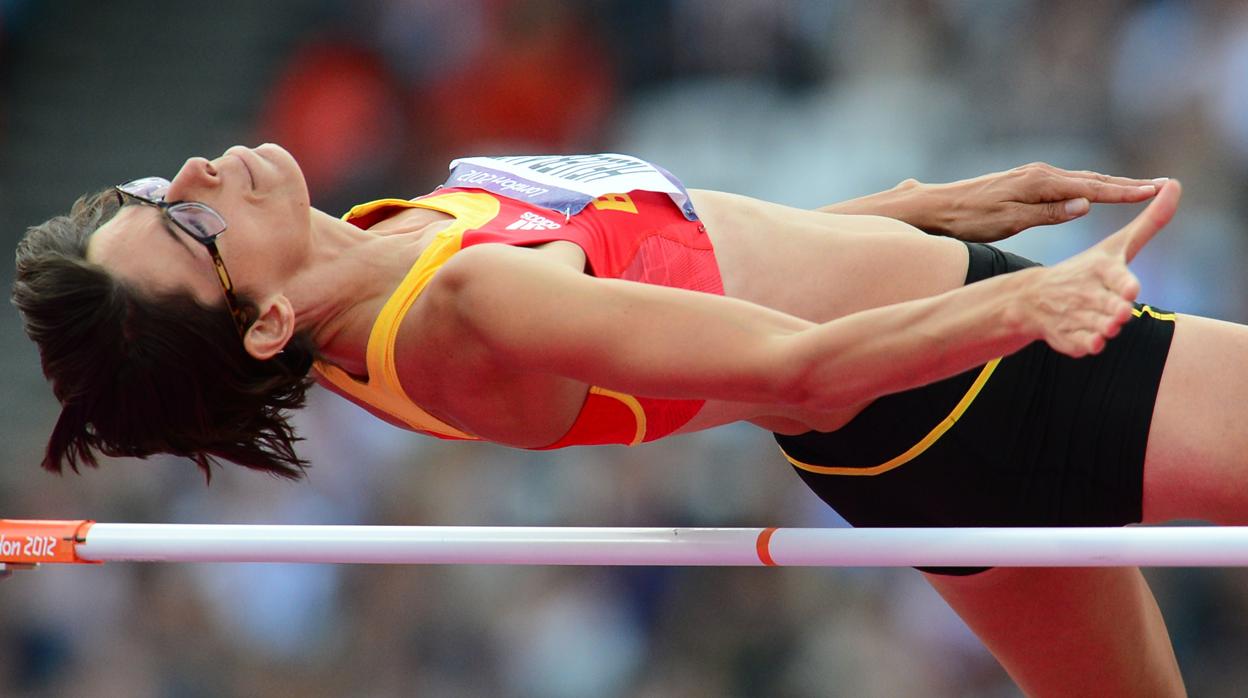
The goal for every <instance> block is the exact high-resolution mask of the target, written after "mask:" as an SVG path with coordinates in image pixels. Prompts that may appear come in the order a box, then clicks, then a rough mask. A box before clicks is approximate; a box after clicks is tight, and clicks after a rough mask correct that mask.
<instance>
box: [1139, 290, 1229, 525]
mask: <svg viewBox="0 0 1248 698" xmlns="http://www.w3.org/2000/svg"><path fill="white" fill-rule="evenodd" d="M1245 416H1248V327H1245V326H1243V325H1237V324H1234V323H1229V322H1222V321H1219V320H1210V319H1207V318H1201V317H1196V316H1192V315H1180V316H1179V317H1178V319H1177V320H1176V322H1175V328H1174V341H1173V343H1172V344H1171V346H1170V353H1169V356H1168V358H1167V360H1166V367H1165V370H1164V371H1163V372H1162V375H1161V384H1160V386H1159V388H1158V393H1157V402H1156V405H1155V407H1154V409H1153V417H1152V423H1151V426H1150V427H1149V435H1148V449H1147V452H1146V455H1145V458H1144V521H1145V522H1148V523H1152V522H1161V521H1168V520H1172V519H1180V518H1182V519H1206V520H1209V521H1214V522H1217V523H1222V524H1245V523H1248V428H1246V426H1248V425H1246V424H1245V419H1244V418H1245Z"/></svg>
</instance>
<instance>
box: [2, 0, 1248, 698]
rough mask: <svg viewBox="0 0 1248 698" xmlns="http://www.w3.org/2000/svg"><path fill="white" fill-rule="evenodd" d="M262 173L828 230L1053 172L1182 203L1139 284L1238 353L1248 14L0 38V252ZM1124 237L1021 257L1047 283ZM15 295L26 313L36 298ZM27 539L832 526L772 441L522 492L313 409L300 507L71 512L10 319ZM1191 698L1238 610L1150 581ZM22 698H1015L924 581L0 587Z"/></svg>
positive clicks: (891, 6)
mask: <svg viewBox="0 0 1248 698" xmlns="http://www.w3.org/2000/svg"><path fill="white" fill-rule="evenodd" d="M266 140H273V141H277V142H280V143H283V144H284V145H286V146H287V147H288V148H290V149H291V150H292V151H293V152H294V153H295V154H296V156H297V157H299V159H300V160H301V162H302V163H303V165H304V167H305V170H306V172H307V176H308V180H309V183H310V186H311V188H312V193H313V202H314V203H315V204H316V205H318V207H320V208H322V209H324V210H327V211H330V212H335V213H338V212H341V211H343V210H345V209H346V208H347V207H348V206H349V205H351V204H352V203H355V202H359V201H363V200H367V199H371V198H377V197H381V196H415V195H418V194H421V193H424V192H426V191H428V190H430V189H431V188H433V187H434V186H435V185H437V184H438V183H440V182H441V180H442V175H443V173H444V172H445V170H444V168H445V164H446V162H447V161H448V160H449V159H450V158H451V157H453V156H456V155H467V154H481V153H490V152H504V151H507V152H567V151H620V152H628V153H633V154H636V155H639V156H641V157H645V158H649V159H652V160H655V161H657V162H660V163H662V164H663V165H665V166H666V167H667V168H668V169H670V170H671V171H673V172H675V173H676V174H677V175H678V176H679V177H681V178H682V179H683V180H684V181H685V183H686V184H687V185H688V186H692V187H702V188H715V189H724V190H729V191H735V192H739V193H744V194H750V195H754V196H759V197H763V198H768V199H772V200H775V201H779V202H783V203H787V204H792V205H798V206H807V207H813V206H818V205H821V204H825V203H829V202H832V201H834V200H838V199H843V198H848V197H852V196H856V195H861V194H865V193H869V192H871V191H875V190H878V189H881V188H886V187H889V186H892V185H893V184H895V183H896V182H898V181H900V180H902V179H904V178H907V177H916V178H918V179H920V180H922V181H947V180H951V179H955V178H962V177H968V176H973V175H978V174H982V173H984V172H988V171H991V170H996V169H1004V168H1008V167H1011V166H1015V165H1019V164H1023V163H1025V162H1029V161H1032V160H1045V161H1048V162H1051V163H1053V164H1056V165H1059V166H1063V167H1068V168H1090V169H1096V170H1099V171H1102V172H1111V173H1117V174H1125V175H1130V176H1137V177H1156V176H1174V177H1180V178H1182V179H1183V180H1184V183H1185V185H1186V194H1185V200H1184V205H1183V210H1182V212H1181V213H1180V216H1179V218H1178V219H1177V220H1176V221H1175V223H1174V224H1173V225H1172V226H1171V228H1170V229H1169V230H1168V231H1167V232H1165V233H1164V234H1163V236H1162V237H1161V238H1160V239H1159V240H1157V241H1156V242H1155V243H1154V244H1153V245H1152V246H1151V247H1150V248H1149V249H1148V250H1146V251H1145V253H1144V254H1143V256H1142V257H1141V259H1140V260H1138V263H1137V265H1136V269H1137V271H1138V272H1139V273H1140V275H1141V277H1142V279H1143V285H1144V293H1143V296H1144V297H1145V298H1146V299H1147V300H1149V301H1150V302H1153V303H1156V304H1158V305H1161V306H1163V307H1167V308H1176V309H1181V310H1185V311H1189V312H1197V313H1202V314H1211V315H1215V316H1218V317H1222V318H1226V319H1231V320H1237V321H1245V320H1248V306H1246V305H1245V290H1246V289H1245V284H1244V281H1243V276H1244V275H1243V272H1242V267H1243V264H1244V261H1245V259H1246V258H1248V257H1246V255H1248V227H1246V226H1245V223H1244V221H1245V219H1246V218H1248V5H1246V4H1245V3H1243V2H1242V1H1239V0H1221V1H1219V0H1194V1H1190V2H1184V1H1178V0H1173V1H1162V0H1157V1H1149V2H1143V1H1128V0H1105V1H1103V2H1097V3H1085V2H1075V1H1073V0H1072V1H1064V2H1040V1H1038V0H999V1H998V0H948V1H945V2H937V1H920V0H886V1H883V2H871V3H868V2H860V3H855V2H831V1H826V2H825V1H820V0H791V1H780V0H721V1H715V0H667V1H660V0H654V1H646V0H586V1H585V2H570V1H569V2H559V1H553V0H367V1H366V0H360V1H357V2H330V1H328V0H270V1H269V2H252V1H251V0H217V1H216V2H211V3H207V2H205V3H158V2H145V1H142V0H110V1H109V2H88V1H86V0H56V1H45V2H39V1H36V0H0V223H2V224H3V225H0V236H2V240H3V246H4V249H7V250H9V251H10V252H11V251H12V249H13V247H14V245H15V244H16V241H17V240H18V238H19V237H20V235H21V233H22V231H23V230H24V228H25V226H28V225H32V224H35V223H38V222H40V221H42V220H44V219H46V218H48V217H49V216H51V215H54V214H56V213H58V212H61V211H63V210H66V209H68V206H69V204H70V203H71V202H72V201H73V199H74V198H75V197H76V196H78V195H80V194H82V193H85V192H87V191H92V190H96V189H99V188H102V187H104V186H106V185H109V184H112V183H115V182H121V181H125V180H128V179H132V178H135V177H138V176H143V175H149V174H162V175H166V176H171V175H172V174H173V173H174V172H176V170H177V168H178V167H179V166H180V165H181V163H182V161H183V160H184V159H185V158H186V157H187V156H189V155H193V154H207V155H209V156H214V155H215V154H217V153H219V152H221V151H222V150H223V149H224V148H226V147H227V146H229V145H231V144H234V143H240V142H241V143H247V144H255V143H258V142H262V141H266ZM1132 213H1133V211H1131V210H1125V209H1123V210H1117V209H1099V210H1097V211H1094V212H1093V214H1091V215H1090V216H1089V217H1087V218H1086V219H1084V220H1082V221H1079V222H1077V223H1074V224H1070V225H1067V226H1064V227H1062V228H1060V229H1052V228H1044V229H1037V230H1034V231H1030V232H1028V233H1025V234H1024V235H1023V236H1021V238H1020V239H1018V240H1016V241H1012V242H1011V243H1010V244H1009V245H1008V246H1009V247H1011V248H1012V249H1014V250H1016V251H1019V252H1021V253H1023V254H1027V255H1029V256H1032V257H1035V258H1038V259H1041V260H1044V261H1049V262H1052V261H1056V260H1058V259H1061V258H1062V257H1064V256H1065V255H1067V254H1069V253H1071V252H1073V251H1075V250H1078V249H1080V248H1081V247H1082V246H1084V245H1086V244H1087V243H1089V242H1090V241H1092V240H1094V239H1096V238H1097V237H1099V236H1101V235H1103V234H1105V233H1107V232H1109V231H1111V230H1113V229H1116V228H1117V227H1118V226H1119V225H1120V224H1121V223H1122V222H1124V221H1125V220H1127V219H1128V218H1129V216H1130V215H1131V214H1132ZM12 274H13V270H12V266H11V265H0V278H2V279H3V281H4V284H5V286H6V287H7V286H8V285H9V284H10V283H11V282H12ZM0 351H2V352H3V353H2V356H3V360H0V515H3V516H5V517H10V518H94V519H97V520H101V521H135V522H147V521H150V522H166V521H168V522H257V523H258V522H266V523H346V524H352V523H358V524H492V525H530V524H532V525H630V526H631V525H682V526H714V525H736V526H759V525H783V526H831V525H841V522H840V521H839V519H838V518H837V517H836V516H835V515H834V514H833V513H831V512H830V511H828V510H827V509H826V508H824V507H823V506H822V505H821V504H820V503H819V502H818V501H817V500H816V499H815V498H814V497H813V496H811V495H810V494H808V493H807V492H805V491H804V490H803V488H802V487H801V485H800V482H799V481H798V479H797V478H796V477H795V476H794V475H793V473H792V472H791V471H790V469H789V468H788V466H787V465H786V464H785V463H784V462H783V460H782V459H781V458H780V457H779V455H778V453H777V451H776V449H775V447H774V445H773V443H772V441H771V438H770V437H769V436H768V435H767V434H765V433H762V432H759V431H757V430H752V429H749V428H742V429H722V430H719V431H716V432H713V433H706V434H700V435H694V436H690V437H684V438H680V439H673V440H671V441H670V442H667V443H660V444H655V445H651V446H645V447H641V448H636V449H624V448H611V449H597V450H588V449H587V450H570V451H565V452H560V453H537V454H534V453H525V452H517V451H508V450H504V449H498V448H492V447H488V446H478V445H462V444H454V445H446V444H442V443H438V442H435V441H433V440H430V439H421V438H416V437H413V436H412V435H409V434H405V433H402V432H399V431H397V430H394V429H391V428H389V427H387V426H384V425H382V424H380V423H379V422H376V421H374V420H372V419H370V418H368V417H367V416H366V415H365V414H364V413H363V412H362V411H359V410H357V409H356V408H354V407H352V406H350V405H348V404H346V403H342V402H338V401H336V400H334V399H332V398H328V397H326V396H325V395H324V394H317V395H316V396H315V397H314V399H313V404H312V406H311V408H310V409H308V410H307V411H306V412H305V413H303V414H302V415H301V416H300V417H299V424H300V426H301V429H302V432H303V434H304V435H306V437H307V440H306V442H304V444H303V445H302V446H303V447H302V453H303V454H304V455H305V456H306V457H308V458H310V459H311V460H312V461H313V463H314V467H313V468H312V470H311V471H310V474H309V480H308V482H306V483H304V484H298V485H294V484H289V483H285V482H277V481H274V480H271V479H267V478H265V477H263V476H259V475H255V474H251V473H247V472H243V471H241V469H224V470H222V471H220V472H218V473H217V474H216V476H215V478H214V481H213V484H212V486H211V488H205V487H204V483H203V479H202V477H201V476H200V475H199V474H198V473H197V472H196V470H195V468H193V467H192V466H190V465H189V464H187V463H184V462H178V461H176V460H172V459H164V458H153V459H151V460H148V461H126V460H120V461H113V462H109V463H107V464H106V466H105V467H104V468H102V469H101V470H100V471H98V472H97V471H91V472H85V473H83V475H82V476H81V477H74V476H68V477H65V478H61V479H57V478H55V477H52V476H49V475H47V474H44V473H42V472H41V471H40V470H39V469H38V467H37V464H38V461H39V458H40V454H41V452H42V448H43V443H44V441H43V440H44V437H45V436H46V434H47V433H48V431H49V429H50V427H51V425H52V423H53V421H54V418H55V414H56V407H55V404H54V402H53V400H52V398H51V394H50V391H49V390H48V389H47V387H46V386H45V384H44V383H43V381H42V378H41V376H40V373H39V368H38V361H37V357H36V355H35V352H34V350H33V347H32V346H30V345H29V342H27V341H26V339H25V337H24V336H23V335H22V333H21V329H20V324H19V321H18V318H17V315H16V312H14V311H13V310H12V309H11V307H10V309H9V310H7V311H5V312H2V313H0ZM1149 578H1150V580H1151V581H1152V583H1153V585H1154V588H1155V590H1156V592H1157V595H1158V597H1159V600H1160V603H1161V605H1162V607H1163V609H1164V610H1165V612H1166V614H1167V618H1168V621H1169V627H1170V630H1171V633H1172V635H1173V637H1174V642H1175V646H1176V649H1177V652H1178V656H1179V661H1180V663H1181V664H1182V666H1183V669H1184V672H1185V675H1186V678H1187V681H1188V685H1189V689H1190V690H1191V692H1192V694H1193V695H1198V696H1234V695H1243V691H1244V690H1245V689H1244V688H1243V687H1244V686H1245V685H1248V664H1245V663H1244V662H1243V657H1244V656H1245V653H1246V652H1248V572H1245V571H1242V570H1221V571H1216V570H1215V571H1199V570H1158V571H1151V572H1149ZM0 695H4V696H30V697H43V696H57V697H59V696H92V697H110V696H137V697H143V696H153V697H163V696H179V697H180V696H188V697H200V696H202V697H209V696H287V695H289V696H307V697H318V696H365V697H372V696H376V697H382V696H399V695H413V696H534V697H539V696H540V697H543V698H545V697H550V698H563V697H568V698H571V697H579V696H608V697H609V696H816V695H818V696H938V697H939V696H985V697H987V696H1014V695H1018V692H1017V689H1015V688H1014V687H1013V685H1012V684H1011V683H1010V682H1009V680H1008V678H1007V677H1006V676H1005V674H1004V672H1003V671H1002V670H1001V669H1000V668H998V667H997V665H996V664H995V663H994V662H993V661H992V659H991V658H990V657H989V656H988V655H987V654H986V652H985V651H984V650H983V649H982V648H981V647H980V645H979V644H978V642H977V641H976V640H975V639H974V638H973V637H972V636H971V635H970V633H969V632H968V631H967V630H966V629H965V627H964V626H962V624H961V623H960V622H959V621H958V620H957V618H956V617H955V616H954V615H953V614H952V613H951V612H950V611H949V610H948V609H947V608H946V607H944V605H943V603H942V602H941V601H940V600H939V599H938V597H937V596H936V595H935V594H934V593H933V592H932V591H930V590H929V589H928V588H927V587H926V585H925V584H924V583H923V581H922V580H921V578H920V577H919V575H918V574H917V573H916V572H913V571H910V570H757V569H746V570H738V569H588V568H566V569H563V568H558V569H557V568H532V569H527V568H526V569H520V568H481V567H456V568H414V567H392V568H382V567H335V566H289V565H286V566H283V565H253V566H245V565H149V566H144V565H123V564H116V565H109V566H105V567H102V568H76V569H51V568H48V569H43V570H40V571H38V572H35V573H28V574H22V575H19V576H17V577H15V578H14V579H11V580H8V581H6V582H4V583H3V584H0Z"/></svg>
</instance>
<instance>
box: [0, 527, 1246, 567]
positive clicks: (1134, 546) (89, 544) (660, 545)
mask: <svg viewBox="0 0 1248 698" xmlns="http://www.w3.org/2000/svg"><path fill="white" fill-rule="evenodd" d="M106 561H108V562H112V561H145V562H314V563H371V564H409V565H410V564H439V565H468V564H484V565H656V566H795V567H912V566H1000V567H1118V566H1141V567H1244V566H1248V527H1241V526H1132V527H1127V528H1109V527H1106V528H856V529H848V528H585V527H581V528H571V527H524V526H521V527H510V526H506V527H505V526H296V525H219V524H126V523H95V522H93V521H86V520H82V521H29V520H13V519H0V571H6V572H7V571H11V570H13V569H23V568H28V567H30V566H32V565H37V564H41V563H102V562H106Z"/></svg>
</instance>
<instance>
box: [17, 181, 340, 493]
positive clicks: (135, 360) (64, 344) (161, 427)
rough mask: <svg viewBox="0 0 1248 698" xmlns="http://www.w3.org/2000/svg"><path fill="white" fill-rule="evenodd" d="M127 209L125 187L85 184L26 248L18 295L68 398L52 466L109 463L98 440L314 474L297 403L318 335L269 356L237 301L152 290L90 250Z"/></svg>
mask: <svg viewBox="0 0 1248 698" xmlns="http://www.w3.org/2000/svg"><path fill="white" fill-rule="evenodd" d="M117 210H118V204H117V200H116V195H115V194H114V193H113V192H112V191H111V190H108V191H103V192H99V193H97V194H94V195H88V196H84V197H82V198H81V199H79V200H78V201H77V202H76V203H75V204H74V207H73V209H72V210H71V211H70V213H69V215H67V216H57V217H55V218H53V219H51V220H49V221H48V222H46V223H44V224H43V225H40V226H36V227H33V228H30V229H29V230H27V232H26V236H25V238H24V239H23V240H22V241H21V243H19V244H18V247H17V280H16V282H15V283H14V284H13V304H14V305H16V306H17V309H18V311H19V312H20V313H21V315H22V321H23V323H24V324H25V328H26V334H27V335H29V336H30V338H31V339H32V340H34V342H35V344H37V345H38V347H39V357H40V361H41V362H42V364H43V373H44V375H45V376H47V378H48V380H49V381H50V382H51V383H52V392H53V393H54V394H55V395H56V398H57V400H59V401H60V403H61V416H60V418H59V419H58V420H57V422H56V426H55V427H54V428H53V430H52V435H51V437H50V438H49V440H48V447H47V451H46V453H45V455H44V459H43V467H44V468H45V469H47V470H50V471H52V472H56V473H59V472H61V471H62V467H63V465H64V464H66V463H68V465H69V467H70V468H72V469H73V470H74V472H78V466H79V464H83V463H85V464H87V465H90V466H92V467H95V466H97V465H98V463H97V461H96V456H95V453H94V451H98V452H100V453H103V454H105V455H109V456H137V457H140V458H145V457H147V456H150V455H153V454H156V453H171V454H174V455H179V456H185V457H187V458H191V459H192V460H194V461H195V463H196V464H198V465H199V467H200V468H201V469H203V471H204V473H205V476H206V477H207V478H208V479H209V480H210V481H211V478H212V470H211V466H212V465H213V464H214V463H217V459H224V460H228V461H233V462H234V463H238V464H239V465H243V466H246V467H248V468H253V469H255V470H262V471H265V472H268V473H272V474H274V475H278V476H281V477H287V478H291V479H298V478H299V477H301V476H302V475H303V470H304V468H305V467H306V466H307V463H306V461H304V460H302V459H300V458H299V457H298V456H297V455H296V454H295V451H294V442H295V441H298V440H299V439H298V437H297V436H296V435H295V432H294V429H293V428H292V427H291V425H290V423H289V422H288V421H287V416H286V414H284V411H285V410H290V409H296V408H299V407H302V406H303V404H304V397H305V394H306V392H307V389H308V387H309V386H310V385H311V384H312V381H311V379H309V378H308V376H307V374H308V370H309V369H310V368H311V365H312V360H313V358H314V356H315V352H314V350H313V346H312V343H311V341H310V339H309V338H308V337H307V336H305V335H297V336H296V337H295V338H294V339H292V340H291V342H290V343H289V344H288V345H287V346H286V348H285V350H284V351H283V352H282V353H280V354H278V355H277V356H276V357H274V358H272V359H269V360H267V361H260V360H257V359H255V358H253V357H252V356H251V355H250V354H248V353H247V351H246V350H245V349H244V348H243V346H242V342H240V341H239V338H238V331H237V329H235V326H234V323H233V320H232V319H231V317H230V314H229V311H228V310H226V308H225V306H224V305H222V306H221V307H219V308H214V307H206V306H204V305H202V304H200V303H199V302H197V301H196V300H195V299H194V297H193V296H191V295H190V293H189V292H187V293H178V294H161V295H154V294H149V293H144V292H142V291H140V290H139V289H137V288H134V287H132V286H130V285H127V284H126V283H123V282H122V281H121V280H120V279H117V278H116V277H114V276H112V275H110V274H109V273H108V272H107V270H105V269H104V268H103V267H101V266H100V265H98V264H93V263H91V262H88V261H87V259H86V255H87V241H88V240H89V239H90V236H91V234H92V233H93V232H95V230H96V229H97V228H99V227H100V226H101V225H102V224H103V223H104V222H105V221H107V220H108V219H109V218H110V217H111V216H112V215H113V214H115V213H116V212H117ZM240 300H241V301H242V302H243V303H244V305H251V304H250V303H248V302H247V301H245V300H242V299H240ZM252 307H254V306H252Z"/></svg>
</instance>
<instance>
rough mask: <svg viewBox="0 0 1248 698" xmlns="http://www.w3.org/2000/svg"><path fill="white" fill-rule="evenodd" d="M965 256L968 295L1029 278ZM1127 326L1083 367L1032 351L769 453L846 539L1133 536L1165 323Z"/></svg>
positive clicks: (989, 251)
mask: <svg viewBox="0 0 1248 698" xmlns="http://www.w3.org/2000/svg"><path fill="white" fill-rule="evenodd" d="M967 246H968V247H969V248H970V266H969V268H968V269H967V274H966V283H968V284H969V283H974V282H976V281H980V280H982V279H986V278H988V277H991V276H996V275H997V274H1005V273H1008V272H1011V271H1016V270H1018V269H1022V268H1024V267H1029V266H1035V264H1036V263H1035V262H1032V261H1029V260H1027V259H1024V258H1022V257H1019V256H1018V255H1015V254H1011V253H1009V252H1003V251H1001V250H998V249H996V248H994V247H991V246H989V245H981V244H977V243H967ZM1135 314H1136V317H1134V318H1132V319H1131V320H1130V321H1128V322H1127V323H1126V325H1124V326H1123V328H1122V332H1121V333H1120V334H1119V335H1118V336H1117V337H1115V338H1114V339H1112V340H1110V341H1109V342H1108V344H1107V345H1106V347H1105V349H1104V350H1103V351H1102V352H1101V353H1100V354H1097V355H1095V356H1088V357H1084V358H1081V359H1072V358H1070V357H1067V356H1064V355H1061V354H1058V353H1057V352H1055V351H1053V350H1052V349H1050V348H1049V347H1048V345H1047V344H1045V343H1044V342H1034V343H1032V344H1030V345H1028V346H1027V347H1025V348H1023V349H1022V350H1020V351H1018V352H1017V353H1015V354H1012V355H1010V356H1007V357H1004V358H1003V359H1000V360H998V361H996V362H990V363H989V364H987V365H986V366H981V367H979V368H975V369H973V370H970V371H967V372H966V373H963V374H960V375H957V376H954V377H952V378H948V379H946V380H942V381H938V382H936V383H932V384H929V385H926V386H924V387H921V388H916V389H914V390H908V391H905V392H902V393H897V394H893V395H887V396H884V397H882V398H880V399H878V400H876V401H875V402H873V403H871V404H870V405H869V406H867V408H866V409H864V410H863V411H862V412H861V413H860V414H859V415H858V416H856V417H855V418H854V419H853V420H852V421H850V422H849V423H848V424H846V425H845V426H843V427H842V428H840V429H838V430H836V431H833V432H815V431H811V432H807V433H805V434H799V435H796V436H785V435H782V434H777V435H776V441H777V442H779V444H780V448H781V450H782V451H784V453H785V455H786V456H787V457H788V459H789V460H790V462H792V463H793V465H794V467H795V468H796V469H797V473H798V475H800V476H801V478H802V480H804V481H805V482H806V484H807V485H808V486H809V487H810V488H811V489H812V490H814V492H815V493H816V494H818V495H819V497H820V498H822V499H823V500H824V501H825V502H827V503H828V504H829V505H830V506H831V507H832V508H834V509H835V510H836V511H837V513H839V514H840V515H841V516H843V517H844V518H845V519H846V520H847V521H849V522H850V523H851V524H853V525H854V526H863V527H890V526H904V527H928V526H959V527H982V526H1002V527H1006V526H1122V525H1126V524H1129V523H1137V522H1139V521H1140V519H1141V518H1142V516H1143V514H1142V500H1143V483H1144V450H1145V447H1146V446H1147V443H1148V429H1149V424H1150V422H1151V420H1152V415H1153V403H1154V402H1155V400H1156V397H1157V386H1158V383H1160V381H1161V371H1162V369H1163V368H1164V366H1165V363H1166V355H1167V354H1168V353H1169V350H1170V340H1171V338H1172V337H1173V336H1174V314H1173V313H1168V312H1164V311H1159V310H1155V309H1153V308H1150V307H1149V306H1146V305H1138V304H1137V305H1136V309H1135ZM983 569H986V568H972V567H965V568H926V569H924V571H927V572H936V573H941V574H973V573H975V572H978V571H982V570H983Z"/></svg>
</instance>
